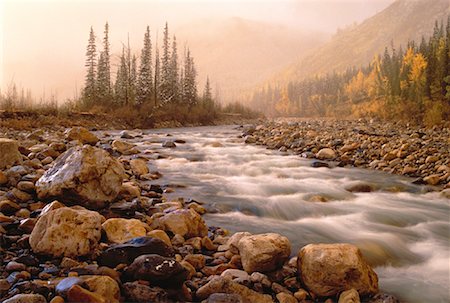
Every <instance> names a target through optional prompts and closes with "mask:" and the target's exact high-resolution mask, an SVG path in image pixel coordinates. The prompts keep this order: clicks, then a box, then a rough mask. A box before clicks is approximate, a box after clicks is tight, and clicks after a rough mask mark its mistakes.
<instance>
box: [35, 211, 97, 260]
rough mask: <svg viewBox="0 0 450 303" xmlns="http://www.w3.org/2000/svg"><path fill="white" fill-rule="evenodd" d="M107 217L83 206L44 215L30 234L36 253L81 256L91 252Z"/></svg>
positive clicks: (95, 245)
mask: <svg viewBox="0 0 450 303" xmlns="http://www.w3.org/2000/svg"><path fill="white" fill-rule="evenodd" d="M104 220H105V218H104V217H103V216H101V215H100V214H99V213H97V212H94V211H89V210H87V209H85V208H82V207H80V206H77V207H73V208H69V207H63V208H58V209H56V210H53V211H50V212H48V213H46V214H44V215H43V216H42V217H40V219H39V220H38V222H37V224H36V226H35V227H34V229H33V232H32V233H31V235H30V245H31V248H32V249H33V251H34V252H35V253H41V254H48V255H52V256H56V257H57V256H67V257H78V256H83V255H87V254H89V253H91V252H92V251H93V250H94V249H95V248H96V247H97V244H98V242H99V240H100V237H101V224H102V222H103V221H104Z"/></svg>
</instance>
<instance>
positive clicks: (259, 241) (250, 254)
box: [238, 233, 291, 273]
mask: <svg viewBox="0 0 450 303" xmlns="http://www.w3.org/2000/svg"><path fill="white" fill-rule="evenodd" d="M238 249H239V255H240V256H241V262H242V267H243V268H244V270H245V271H246V272H248V273H252V272H255V271H258V272H269V271H273V270H275V269H277V268H279V267H281V266H282V265H283V264H284V262H286V261H287V259H288V258H289V255H290V254H291V244H290V242H289V240H288V238H286V237H284V236H281V235H279V234H275V233H268V234H260V235H252V236H245V237H243V238H242V239H241V240H240V241H239V243H238Z"/></svg>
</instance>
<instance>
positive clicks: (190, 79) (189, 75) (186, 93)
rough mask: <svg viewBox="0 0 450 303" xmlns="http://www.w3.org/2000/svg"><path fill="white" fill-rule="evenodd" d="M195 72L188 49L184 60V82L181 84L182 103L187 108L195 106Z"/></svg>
mask: <svg viewBox="0 0 450 303" xmlns="http://www.w3.org/2000/svg"><path fill="white" fill-rule="evenodd" d="M196 76H197V72H196V70H195V66H194V59H193V58H192V57H191V52H190V50H189V49H188V50H187V52H186V56H185V59H184V77H183V78H184V80H183V81H184V82H183V102H185V103H186V104H187V105H188V106H189V107H192V106H194V105H196V104H197V83H196Z"/></svg>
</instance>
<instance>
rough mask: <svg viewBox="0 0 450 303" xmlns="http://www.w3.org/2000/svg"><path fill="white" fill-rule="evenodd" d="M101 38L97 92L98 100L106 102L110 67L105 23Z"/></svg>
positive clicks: (110, 96)
mask: <svg viewBox="0 0 450 303" xmlns="http://www.w3.org/2000/svg"><path fill="white" fill-rule="evenodd" d="M104 34H105V36H104V38H103V50H102V52H101V53H100V58H99V60H98V70H97V94H98V101H99V103H101V104H107V103H109V102H110V101H111V98H112V92H111V67H110V54H109V25H108V22H107V23H106V24H105V31H104Z"/></svg>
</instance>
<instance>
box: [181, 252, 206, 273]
mask: <svg viewBox="0 0 450 303" xmlns="http://www.w3.org/2000/svg"><path fill="white" fill-rule="evenodd" d="M184 260H185V261H186V262H188V263H190V264H191V265H192V266H194V268H195V269H196V270H200V269H202V268H203V267H205V264H206V260H205V256H203V255H202V254H190V255H186V257H184Z"/></svg>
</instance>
